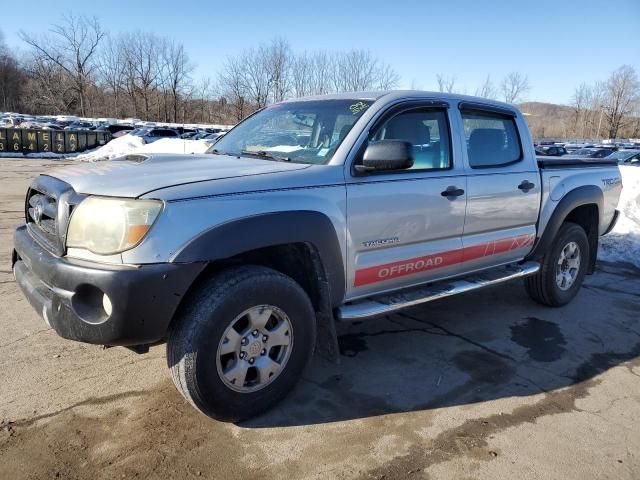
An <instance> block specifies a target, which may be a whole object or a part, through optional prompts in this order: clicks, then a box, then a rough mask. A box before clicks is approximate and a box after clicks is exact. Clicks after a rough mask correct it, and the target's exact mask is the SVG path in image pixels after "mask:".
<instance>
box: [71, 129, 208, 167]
mask: <svg viewBox="0 0 640 480" xmlns="http://www.w3.org/2000/svg"><path fill="white" fill-rule="evenodd" d="M209 145H210V144H209V143H207V142H203V141H199V140H183V139H181V138H162V139H160V140H157V141H155V142H152V143H148V144H146V143H145V142H144V140H143V139H142V137H137V136H134V135H123V136H122V137H118V138H114V139H113V140H111V141H110V142H109V143H107V144H106V145H105V146H103V147H101V148H98V149H96V150H94V151H92V152H89V153H85V154H82V155H79V156H77V157H76V158H77V159H78V160H81V161H84V162H97V161H102V160H111V159H113V158H117V157H122V156H124V155H130V154H141V153H142V154H144V153H175V154H192V153H204V152H205V151H206V150H207V148H209Z"/></svg>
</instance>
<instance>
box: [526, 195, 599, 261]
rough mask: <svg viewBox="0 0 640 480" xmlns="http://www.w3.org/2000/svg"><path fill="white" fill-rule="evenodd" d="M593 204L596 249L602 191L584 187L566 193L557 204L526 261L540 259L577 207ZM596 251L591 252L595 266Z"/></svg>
mask: <svg viewBox="0 0 640 480" xmlns="http://www.w3.org/2000/svg"><path fill="white" fill-rule="evenodd" d="M590 204H595V205H596V206H597V207H598V219H597V222H596V232H595V248H596V249H597V245H598V243H597V239H598V236H599V228H600V219H601V217H602V212H603V208H604V196H603V194H602V190H600V189H599V188H598V187H596V186H595V185H584V186H582V187H577V188H575V189H573V190H571V191H570V192H569V193H567V194H566V195H565V196H564V197H562V199H561V200H560V201H559V202H558V204H557V205H556V207H555V208H554V210H553V213H552V214H551V218H549V221H548V222H547V225H546V227H545V229H544V232H542V235H541V236H540V238H539V240H538V242H537V243H536V246H535V247H534V249H533V250H532V252H531V253H530V254H529V255H528V256H527V259H536V260H537V259H540V258H542V257H543V256H544V254H545V253H546V252H547V251H548V250H549V248H551V246H552V245H553V241H554V240H555V238H556V235H557V234H558V230H560V227H561V226H562V224H563V223H564V221H565V220H566V219H567V217H568V216H569V214H570V213H571V212H572V211H573V210H575V209H576V208H578V207H581V206H583V205H590ZM596 253H597V251H594V252H591V259H590V260H591V263H593V264H595V258H596Z"/></svg>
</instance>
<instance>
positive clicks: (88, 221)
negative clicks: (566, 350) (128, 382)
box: [12, 91, 622, 421]
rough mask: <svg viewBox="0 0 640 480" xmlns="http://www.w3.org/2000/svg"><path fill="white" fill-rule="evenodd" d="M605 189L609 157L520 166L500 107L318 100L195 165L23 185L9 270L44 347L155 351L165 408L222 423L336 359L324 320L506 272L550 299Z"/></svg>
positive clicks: (369, 312) (597, 224)
mask: <svg viewBox="0 0 640 480" xmlns="http://www.w3.org/2000/svg"><path fill="white" fill-rule="evenodd" d="M621 188H622V183H621V175H620V172H619V170H618V167H617V165H616V164H615V163H610V162H607V161H602V160H600V161H585V160H571V159H549V158H548V157H547V158H545V159H542V158H541V159H536V157H535V152H534V147H533V144H532V141H531V138H530V136H529V132H528V129H527V125H526V123H525V121H524V118H523V117H522V114H521V113H520V112H519V111H518V110H517V109H516V108H514V107H513V106H512V105H508V104H504V103H500V102H495V101H490V100H486V99H480V98H474V97H467V96H461V95H447V94H441V93H429V92H419V91H395V92H382V93H381V92H376V93H352V94H342V95H332V96H322V97H314V98H307V99H302V100H294V101H287V102H282V103H278V104H275V105H271V106H269V107H267V108H264V109H262V110H260V111H258V112H256V113H255V114H253V115H252V116H251V117H249V118H247V119H246V120H244V121H243V122H242V123H240V124H239V125H237V126H236V127H235V128H234V129H232V130H231V131H230V132H229V133H227V134H226V135H225V136H224V137H222V138H221V139H220V140H219V141H218V142H217V143H216V144H214V145H213V147H212V148H211V150H210V151H209V152H208V154H206V155H198V156H196V155H149V156H146V155H145V156H140V155H130V156H125V157H123V158H119V159H117V160H113V161H109V162H101V163H96V164H78V165H74V166H70V167H66V168H61V169H59V170H55V171H51V172H49V173H48V174H46V175H40V176H38V177H37V178H36V179H35V180H34V181H33V183H32V185H31V187H30V188H29V190H28V192H27V196H26V202H25V223H24V225H21V226H19V227H18V228H17V230H16V231H15V237H14V244H15V247H14V250H13V256H12V263H13V270H14V274H15V277H16V279H17V282H18V283H19V284H20V287H21V288H22V290H23V292H24V294H25V296H26V297H27V298H28V299H29V301H30V302H31V304H32V305H33V306H34V307H35V309H36V310H37V312H38V313H39V314H40V315H42V317H44V320H45V321H46V322H47V324H48V325H50V326H51V327H53V328H54V329H55V331H56V332H57V333H58V334H59V335H61V336H62V337H64V338H68V339H71V340H76V341H81V342H89V343H94V344H103V345H121V346H127V347H130V348H133V349H135V350H136V351H138V352H144V351H146V350H148V347H149V345H152V344H155V343H159V342H165V341H166V343H167V361H168V365H169V368H170V371H171V375H172V377H173V380H174V382H175V384H176V386H177V388H178V390H180V392H181V393H182V394H183V395H184V397H185V398H186V399H188V400H189V401H190V402H191V403H192V404H193V405H194V406H195V407H196V408H197V409H199V410H200V411H202V412H204V413H205V414H207V415H209V416H211V417H214V418H218V419H223V420H232V421H235V420H239V419H243V418H247V417H250V416H252V415H255V414H257V413H259V412H261V411H263V410H265V409H266V408H268V407H269V406H271V405H273V404H274V403H276V402H277V401H278V400H280V399H281V398H283V397H284V395H286V393H287V392H288V391H289V390H290V389H291V388H292V387H293V385H294V384H295V382H296V381H297V379H298V378H299V377H300V375H301V373H302V371H303V368H304V367H305V364H306V363H307V361H308V360H309V358H310V356H311V354H312V352H313V351H314V348H316V347H318V348H322V349H323V350H324V351H327V352H333V353H335V352H336V345H337V339H336V334H335V332H336V328H335V326H336V322H342V321H352V320H356V319H357V320H363V319H368V318H372V317H375V316H378V315H383V314H388V313H390V312H393V311H395V310H398V309H402V308H406V307H410V306H415V305H418V304H422V303H425V302H429V301H433V300H436V299H439V298H443V297H446V296H451V295H456V294H459V293H464V292H467V291H471V290H474V289H479V288H482V287H485V286H488V285H495V284H498V283H500V282H504V281H508V280H511V279H515V278H520V277H522V278H524V282H525V286H526V290H527V291H528V293H529V295H530V296H531V297H532V298H533V299H534V300H535V301H537V302H540V303H542V304H545V305H549V306H552V307H558V306H562V305H565V304H566V303H568V302H569V301H571V300H572V299H573V298H574V296H575V295H576V293H577V292H578V290H579V288H580V286H581V284H582V281H583V279H584V276H585V275H586V274H590V273H593V272H594V268H595V262H596V253H597V248H598V237H599V236H600V235H604V234H606V233H607V232H608V231H609V230H611V228H612V227H613V225H614V223H615V221H616V217H617V212H616V205H617V202H618V197H619V194H620V191H621ZM380 354H381V355H384V352H380Z"/></svg>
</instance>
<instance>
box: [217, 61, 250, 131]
mask: <svg viewBox="0 0 640 480" xmlns="http://www.w3.org/2000/svg"><path fill="white" fill-rule="evenodd" d="M244 75H245V73H244V61H243V59H241V58H240V57H227V59H226V61H225V63H224V65H223V67H222V72H221V73H220V78H219V82H220V86H221V88H222V90H223V92H224V95H225V96H226V97H227V99H228V101H229V103H230V104H231V105H232V106H233V113H232V118H233V119H234V121H236V122H239V121H240V120H242V119H243V118H244V117H245V116H246V115H247V113H248V111H249V105H248V101H247V95H248V93H247V91H246V89H245V78H244Z"/></svg>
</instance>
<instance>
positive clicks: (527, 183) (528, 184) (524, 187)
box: [518, 180, 536, 193]
mask: <svg viewBox="0 0 640 480" xmlns="http://www.w3.org/2000/svg"><path fill="white" fill-rule="evenodd" d="M535 186H536V184H535V183H531V182H530V181H529V180H523V182H522V183H521V184H520V185H518V188H519V189H520V190H522V191H523V192H524V193H527V192H528V191H529V190H531V189H532V188H534V187H535Z"/></svg>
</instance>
